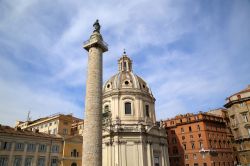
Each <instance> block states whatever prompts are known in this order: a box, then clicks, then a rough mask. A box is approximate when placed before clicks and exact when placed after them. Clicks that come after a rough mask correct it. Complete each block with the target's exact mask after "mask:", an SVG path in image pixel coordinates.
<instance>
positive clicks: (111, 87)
mask: <svg viewBox="0 0 250 166" xmlns="http://www.w3.org/2000/svg"><path fill="white" fill-rule="evenodd" d="M118 66H119V72H118V73H117V74H115V75H114V76H112V77H111V78H110V79H109V80H108V81H106V82H105V84H104V86H103V93H106V92H110V91H130V90H132V91H135V92H142V93H145V94H148V95H150V96H151V97H153V94H152V92H151V90H150V88H149V87H148V85H147V83H146V82H145V81H144V80H143V79H142V78H141V77H139V76H137V75H136V74H134V73H133V71H132V61H131V59H130V58H129V57H128V56H127V55H126V53H125V52H124V54H123V55H122V57H121V58H120V59H119V60H118Z"/></svg>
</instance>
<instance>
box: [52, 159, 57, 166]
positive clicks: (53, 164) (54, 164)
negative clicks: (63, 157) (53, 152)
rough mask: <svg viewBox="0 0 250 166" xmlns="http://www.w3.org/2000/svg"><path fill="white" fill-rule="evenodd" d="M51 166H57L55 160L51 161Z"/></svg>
mask: <svg viewBox="0 0 250 166" xmlns="http://www.w3.org/2000/svg"><path fill="white" fill-rule="evenodd" d="M51 166H57V158H52V159H51Z"/></svg>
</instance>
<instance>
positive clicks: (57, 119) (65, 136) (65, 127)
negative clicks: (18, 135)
mask: <svg viewBox="0 0 250 166" xmlns="http://www.w3.org/2000/svg"><path fill="white" fill-rule="evenodd" d="M16 128H20V129H21V130H26V131H27V130H28V131H33V132H36V133H41V134H42V133H46V134H48V135H50V136H51V137H57V138H59V139H61V143H62V147H61V151H60V156H61V157H60V159H59V160H58V161H57V164H58V165H60V166H81V165H82V130H83V120H82V119H78V118H76V117H74V116H72V115H71V114H68V115H64V114H60V113H58V114H54V115H51V116H47V117H43V118H39V119H36V120H33V121H31V120H28V121H25V122H22V121H17V123H16Z"/></svg>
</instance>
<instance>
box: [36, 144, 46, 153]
mask: <svg viewBox="0 0 250 166" xmlns="http://www.w3.org/2000/svg"><path fill="white" fill-rule="evenodd" d="M46 148H47V147H46V145H45V144H40V145H39V149H38V151H39V152H46Z"/></svg>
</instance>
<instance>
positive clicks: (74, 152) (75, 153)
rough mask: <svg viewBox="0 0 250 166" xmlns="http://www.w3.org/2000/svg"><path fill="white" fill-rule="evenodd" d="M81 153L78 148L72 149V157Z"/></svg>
mask: <svg viewBox="0 0 250 166" xmlns="http://www.w3.org/2000/svg"><path fill="white" fill-rule="evenodd" d="M78 156H79V153H78V152H77V150H76V149H74V150H73V151H71V157H78Z"/></svg>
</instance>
